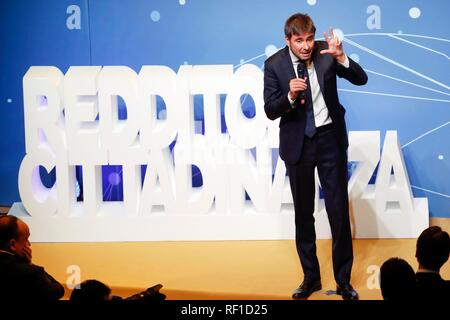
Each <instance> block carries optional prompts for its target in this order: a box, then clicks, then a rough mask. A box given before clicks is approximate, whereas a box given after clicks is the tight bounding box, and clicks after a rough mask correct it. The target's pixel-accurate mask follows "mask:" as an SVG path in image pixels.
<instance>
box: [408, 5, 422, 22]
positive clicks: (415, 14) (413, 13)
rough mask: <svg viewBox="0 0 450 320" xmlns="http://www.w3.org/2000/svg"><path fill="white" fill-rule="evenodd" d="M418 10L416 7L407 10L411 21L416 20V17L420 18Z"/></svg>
mask: <svg viewBox="0 0 450 320" xmlns="http://www.w3.org/2000/svg"><path fill="white" fill-rule="evenodd" d="M420 14H421V12H420V9H419V8H417V7H412V8H411V9H409V16H410V17H411V18H413V19H417V18H418V17H420Z"/></svg>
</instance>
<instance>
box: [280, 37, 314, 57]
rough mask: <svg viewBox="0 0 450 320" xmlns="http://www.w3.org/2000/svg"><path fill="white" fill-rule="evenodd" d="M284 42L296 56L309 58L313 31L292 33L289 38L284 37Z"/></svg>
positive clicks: (312, 44)
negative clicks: (298, 33)
mask: <svg viewBox="0 0 450 320" xmlns="http://www.w3.org/2000/svg"><path fill="white" fill-rule="evenodd" d="M286 44H287V45H288V46H289V48H291V51H292V53H294V55H295V56H296V57H297V58H299V59H300V60H305V61H306V60H309V59H310V58H311V54H312V51H313V49H314V33H312V32H307V33H302V34H300V35H297V34H293V35H292V36H291V38H290V39H289V38H287V37H286Z"/></svg>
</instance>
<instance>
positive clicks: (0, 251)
mask: <svg viewBox="0 0 450 320" xmlns="http://www.w3.org/2000/svg"><path fill="white" fill-rule="evenodd" d="M0 253H7V254H10V255H12V256H15V254H14V253H12V252H9V251H6V250H0Z"/></svg>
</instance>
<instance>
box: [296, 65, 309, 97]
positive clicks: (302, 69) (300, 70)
mask: <svg viewBox="0 0 450 320" xmlns="http://www.w3.org/2000/svg"><path fill="white" fill-rule="evenodd" d="M306 74H307V73H306V66H305V63H304V62H303V61H301V60H300V61H299V62H298V65H297V75H298V78H301V79H305V77H306ZM298 96H299V98H300V104H302V105H304V104H305V103H306V94H305V90H302V91H300V93H299V95H298Z"/></svg>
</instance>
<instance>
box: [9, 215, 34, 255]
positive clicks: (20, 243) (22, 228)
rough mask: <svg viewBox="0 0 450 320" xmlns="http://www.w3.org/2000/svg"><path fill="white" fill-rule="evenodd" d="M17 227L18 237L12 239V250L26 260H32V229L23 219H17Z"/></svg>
mask: <svg viewBox="0 0 450 320" xmlns="http://www.w3.org/2000/svg"><path fill="white" fill-rule="evenodd" d="M17 228H18V230H17V231H18V236H17V239H12V240H11V242H10V250H11V252H13V253H14V254H16V255H18V256H20V257H23V258H24V259H26V260H31V244H30V241H29V240H28V238H29V237H30V229H29V228H28V226H27V225H26V223H25V222H23V221H21V220H17Z"/></svg>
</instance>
